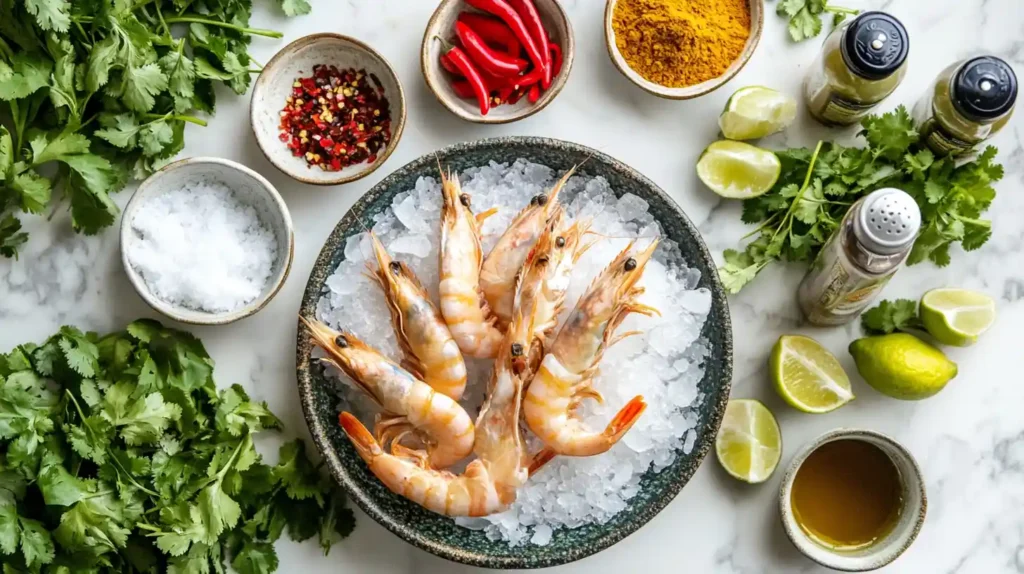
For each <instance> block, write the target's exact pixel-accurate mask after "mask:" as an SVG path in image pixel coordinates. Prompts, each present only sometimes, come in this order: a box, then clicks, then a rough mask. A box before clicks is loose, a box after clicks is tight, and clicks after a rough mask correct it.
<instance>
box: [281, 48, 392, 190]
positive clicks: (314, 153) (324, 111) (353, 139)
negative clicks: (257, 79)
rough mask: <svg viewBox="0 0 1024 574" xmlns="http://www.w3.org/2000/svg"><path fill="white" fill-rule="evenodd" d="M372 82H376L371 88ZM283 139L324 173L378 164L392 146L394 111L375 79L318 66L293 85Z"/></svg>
mask: <svg viewBox="0 0 1024 574" xmlns="http://www.w3.org/2000/svg"><path fill="white" fill-rule="evenodd" d="M371 81H372V83H371ZM278 137H279V139H280V140H281V141H282V142H284V143H285V145H287V146H288V149H289V150H291V152H292V155H294V156H295V157H303V158H305V160H306V163H307V164H308V165H309V166H311V167H312V166H318V167H320V169H322V170H324V171H340V170H341V169H343V168H345V167H348V166H350V165H354V164H357V163H362V162H364V161H365V162H370V163H373V162H374V161H376V160H377V154H378V153H380V151H381V150H382V149H384V148H385V147H387V145H388V143H389V142H390V141H391V106H390V104H389V103H388V99H387V98H386V97H385V96H384V86H382V85H381V83H380V79H378V78H377V76H376V75H374V74H367V73H366V70H356V69H354V68H348V69H338V68H337V67H336V66H326V65H321V64H318V65H316V66H313V75H312V76H311V77H308V78H299V79H297V80H295V82H293V83H292V93H291V95H290V96H289V97H288V99H287V100H286V102H285V107H284V109H283V110H281V124H280V135H279V136H278Z"/></svg>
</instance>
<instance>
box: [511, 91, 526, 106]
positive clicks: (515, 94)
mask: <svg viewBox="0 0 1024 574" xmlns="http://www.w3.org/2000/svg"><path fill="white" fill-rule="evenodd" d="M524 94H526V90H524V89H523V88H519V89H518V90H516V91H514V92H512V95H511V96H509V97H508V104H509V105H510V106H514V105H515V104H517V103H519V100H521V99H522V98H523V95H524Z"/></svg>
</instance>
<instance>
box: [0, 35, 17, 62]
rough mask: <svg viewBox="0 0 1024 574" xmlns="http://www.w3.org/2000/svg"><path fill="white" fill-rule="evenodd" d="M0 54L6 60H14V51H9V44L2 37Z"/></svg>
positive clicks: (0, 38) (0, 39)
mask: <svg viewBox="0 0 1024 574" xmlns="http://www.w3.org/2000/svg"><path fill="white" fill-rule="evenodd" d="M0 53H3V56H4V57H5V58H7V59H8V60H10V59H12V58H14V50H11V46H10V44H8V43H7V41H6V40H4V39H3V37H0Z"/></svg>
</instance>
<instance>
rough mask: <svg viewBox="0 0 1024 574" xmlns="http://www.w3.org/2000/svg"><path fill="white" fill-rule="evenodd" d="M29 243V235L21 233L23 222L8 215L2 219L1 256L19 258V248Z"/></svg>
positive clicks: (0, 220)
mask: <svg viewBox="0 0 1024 574" xmlns="http://www.w3.org/2000/svg"><path fill="white" fill-rule="evenodd" d="M26 241H28V233H25V232H24V231H21V221H19V220H18V218H17V217H14V216H13V215H11V214H10V213H8V214H7V215H6V216H5V217H4V218H3V219H0V255H3V256H4V257H14V258H17V257H18V247H19V246H20V245H23V244H24V243H25V242H26Z"/></svg>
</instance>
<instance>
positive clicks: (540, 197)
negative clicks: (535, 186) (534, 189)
mask: <svg viewBox="0 0 1024 574" xmlns="http://www.w3.org/2000/svg"><path fill="white" fill-rule="evenodd" d="M547 202H548V196H547V195H545V194H543V193H538V194H537V195H535V196H533V199H531V200H530V203H532V204H534V205H546V204H547Z"/></svg>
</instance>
